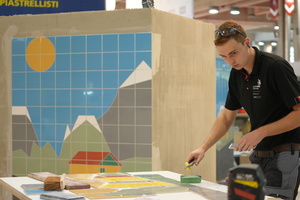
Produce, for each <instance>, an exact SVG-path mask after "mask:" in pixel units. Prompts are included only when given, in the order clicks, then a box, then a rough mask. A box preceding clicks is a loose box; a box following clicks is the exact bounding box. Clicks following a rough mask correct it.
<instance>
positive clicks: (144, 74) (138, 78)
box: [120, 61, 152, 88]
mask: <svg viewBox="0 0 300 200" xmlns="http://www.w3.org/2000/svg"><path fill="white" fill-rule="evenodd" d="M151 79H152V69H151V68H150V67H149V65H148V64H147V63H146V62H145V61H142V62H141V63H140V64H139V66H138V67H137V68H136V69H135V70H134V71H133V72H132V73H131V74H130V76H129V77H128V78H127V79H126V80H125V81H124V83H123V84H122V85H121V86H120V88H123V87H127V86H129V85H133V84H137V83H141V82H144V81H148V80H151Z"/></svg>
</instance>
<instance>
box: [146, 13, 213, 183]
mask: <svg viewBox="0 0 300 200" xmlns="http://www.w3.org/2000/svg"><path fill="white" fill-rule="evenodd" d="M152 20H153V23H152V25H153V29H152V32H153V33H158V34H154V36H153V62H152V63H153V82H152V89H153V92H152V93H153V97H152V106H153V113H152V114H153V116H152V119H153V122H152V124H153V126H152V128H153V131H152V132H153V152H152V153H153V154H152V155H153V170H171V171H175V172H178V173H181V174H200V175H202V177H203V178H204V179H206V180H211V181H215V179H216V151H215V147H213V148H212V149H210V150H209V151H208V152H207V153H206V157H205V159H204V160H203V161H202V162H201V165H200V166H199V167H193V168H192V170H191V171H186V170H184V163H185V159H186V156H187V154H188V153H189V152H190V151H192V150H194V149H195V148H197V147H198V146H199V145H200V144H201V143H202V142H203V140H204V138H205V137H206V135H207V133H208V132H209V129H210V127H211V125H212V123H213V121H214V119H215V109H216V108H215V104H216V103H215V102H216V100H215V96H216V95H215V93H216V89H215V88H216V78H215V77H216V74H215V68H216V67H215V66H216V64H215V47H214V45H213V39H214V38H213V35H214V34H213V32H214V28H215V27H214V26H213V25H211V24H206V23H202V22H199V21H195V20H191V19H188V18H183V17H180V16H177V15H172V14H166V13H163V12H157V13H155V14H154V15H153V18H152Z"/></svg>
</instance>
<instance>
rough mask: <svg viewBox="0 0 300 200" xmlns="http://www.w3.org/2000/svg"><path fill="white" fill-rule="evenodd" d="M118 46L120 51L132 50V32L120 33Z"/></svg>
mask: <svg viewBox="0 0 300 200" xmlns="http://www.w3.org/2000/svg"><path fill="white" fill-rule="evenodd" d="M119 48H120V51H134V34H132V33H129V34H120V35H119Z"/></svg>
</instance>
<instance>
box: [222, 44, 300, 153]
mask: <svg viewBox="0 0 300 200" xmlns="http://www.w3.org/2000/svg"><path fill="white" fill-rule="evenodd" d="M254 49H255V62H254V67H253V70H252V72H251V74H248V73H247V72H246V70H244V69H242V70H236V69H232V70H231V72H230V77H229V83H228V84H229V91H228V95H227V99H226V103H225V107H226V108H227V109H229V110H237V109H240V108H242V107H243V108H244V109H245V110H246V112H247V113H248V115H249V118H250V122H251V130H255V129H257V128H259V127H261V126H263V125H266V124H269V123H272V122H274V121H277V120H279V119H281V118H283V117H284V116H286V115H287V114H289V113H290V112H291V111H292V107H293V106H294V105H296V104H297V103H300V101H299V99H300V84H299V82H298V81H297V77H296V75H295V74H294V70H293V68H292V67H291V66H290V64H289V63H288V62H287V61H286V60H284V59H283V58H281V57H279V56H276V55H273V54H269V53H266V52H262V51H259V50H258V49H257V48H255V47H254ZM284 143H300V128H297V129H294V130H292V131H289V132H285V133H282V134H279V135H275V136H270V137H266V138H264V139H263V140H262V141H261V142H260V143H259V144H258V145H257V146H256V148H255V149H256V150H268V149H270V148H272V147H274V146H277V145H279V144H284Z"/></svg>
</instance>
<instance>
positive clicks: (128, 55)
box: [119, 52, 135, 70]
mask: <svg viewBox="0 0 300 200" xmlns="http://www.w3.org/2000/svg"><path fill="white" fill-rule="evenodd" d="M134 61H135V60H134V52H120V54H119V66H120V70H124V69H125V70H127V69H134V67H135V64H134Z"/></svg>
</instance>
